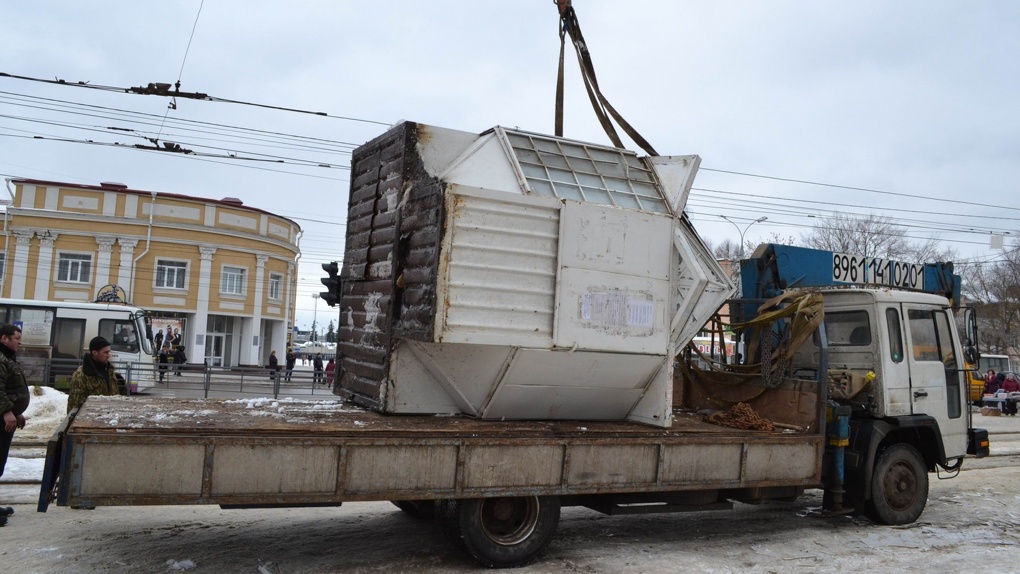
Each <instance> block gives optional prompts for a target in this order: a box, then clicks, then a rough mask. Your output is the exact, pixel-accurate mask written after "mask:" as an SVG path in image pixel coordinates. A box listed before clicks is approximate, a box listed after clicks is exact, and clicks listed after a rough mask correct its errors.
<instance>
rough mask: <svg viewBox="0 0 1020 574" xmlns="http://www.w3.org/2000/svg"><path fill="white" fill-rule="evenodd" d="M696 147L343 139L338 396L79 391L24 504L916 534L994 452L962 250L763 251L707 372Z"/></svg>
mask: <svg viewBox="0 0 1020 574" xmlns="http://www.w3.org/2000/svg"><path fill="white" fill-rule="evenodd" d="M699 162H700V159H699V158H697V156H676V157H672V158H638V157H637V156H636V155H634V154H632V153H629V152H626V151H625V150H618V149H615V148H605V147H601V146H596V145H593V144H584V143H579V142H575V141H572V140H564V139H562V138H552V137H548V136H541V135H539V134H531V133H526V132H521V131H519V130H508V129H502V128H495V129H493V130H491V131H489V132H485V133H483V134H467V133H464V132H454V131H452V130H443V129H437V128H429V127H427V126H420V125H417V124H412V123H410V122H405V123H403V124H400V125H398V126H396V127H394V128H393V129H391V130H390V131H389V132H387V133H386V134H383V135H382V136H380V137H379V138H376V139H375V140H373V141H372V142H369V143H368V144H366V145H365V146H363V147H362V148H359V150H357V151H356V152H355V153H354V156H353V160H352V178H351V179H352V181H351V195H350V197H351V199H350V209H349V211H350V214H349V224H348V229H347V245H346V251H345V257H344V262H343V265H344V267H343V270H342V272H340V273H339V275H338V274H337V271H338V270H339V269H338V266H337V265H335V264H333V265H329V268H330V277H329V278H328V279H327V280H326V281H325V282H326V283H327V285H328V286H329V291H328V292H327V293H325V294H324V295H325V296H326V299H327V301H328V302H330V303H336V304H337V305H338V306H339V309H338V311H339V313H338V319H339V320H340V321H339V325H340V328H339V330H338V331H339V336H340V344H339V345H338V349H339V354H340V357H339V358H338V361H337V372H336V383H335V387H334V392H335V393H336V394H338V395H340V396H342V397H343V399H344V400H343V401H333V402H325V403H302V402H300V401H279V402H275V403H274V402H273V401H269V400H264V401H253V400H197V399H196V400H189V399H155V398H148V397H131V398H120V397H91V398H89V399H88V400H87V401H86V402H85V404H84V405H83V406H82V407H81V408H79V409H77V410H75V411H73V412H72V413H70V415H69V416H68V418H67V419H66V420H65V421H64V424H63V425H62V427H61V428H60V429H59V430H58V431H57V433H56V434H55V435H54V437H53V438H52V439H51V441H50V443H49V445H48V449H47V450H48V452H47V460H46V466H45V471H44V477H43V485H42V489H41V492H40V501H39V508H40V510H41V511H45V509H46V508H47V506H48V505H49V504H50V503H51V502H56V503H57V504H58V505H66V506H71V507H95V506H103V505H148V504H218V505H222V506H226V507H245V506H260V507H261V506H288V507H294V506H320V505H340V504H342V503H345V502H357V501H370V500H389V501H393V502H395V503H397V505H398V506H400V508H401V509H403V510H405V511H407V512H410V513H413V514H419V515H430V514H434V515H435V517H436V518H437V520H439V522H440V524H441V525H442V527H443V529H444V530H445V531H446V532H447V533H449V535H450V537H451V538H452V539H453V540H454V542H455V543H456V544H457V545H458V546H460V547H462V548H464V549H465V550H466V551H467V552H468V553H469V554H470V555H471V556H473V557H474V558H475V559H477V560H478V561H479V562H480V563H482V564H484V565H486V566H490V567H513V566H519V565H522V564H526V563H528V562H529V561H531V560H534V559H535V558H536V557H537V556H539V555H540V554H541V552H542V551H543V550H544V549H545V548H546V547H547V545H548V544H549V543H550V541H551V540H552V537H553V534H554V532H555V530H556V525H557V522H558V518H559V511H560V508H561V507H562V506H570V505H580V506H586V507H589V508H593V509H596V510H598V511H601V512H606V513H609V514H623V513H639V512H640V513H649V512H675V511H690V510H708V509H717V508H727V507H729V506H730V505H732V503H733V502H734V501H737V502H745V503H760V502H763V501H767V500H772V499H783V500H789V499H794V498H796V497H797V496H798V495H800V494H801V493H802V492H803V491H804V490H805V489H808V488H822V489H824V490H825V506H826V508H827V509H828V510H830V511H832V512H860V513H864V514H867V515H868V516H870V517H871V518H873V519H874V520H875V521H876V522H879V523H882V524H906V523H910V522H913V521H914V520H916V519H917V517H918V516H919V515H920V514H921V513H922V512H923V510H924V506H925V504H926V501H927V494H928V473H930V472H935V471H937V470H938V469H940V468H941V469H944V470H946V471H949V472H953V471H956V470H958V469H959V468H960V467H961V465H962V463H963V459H964V457H965V456H966V455H967V454H968V453H970V454H972V455H975V456H983V455H985V454H987V452H988V440H987V433H986V432H984V431H982V430H980V429H973V428H972V425H971V420H970V416H969V409H967V408H966V404H967V395H966V384H965V379H964V376H965V372H966V371H965V369H964V368H963V366H964V359H965V358H967V359H968V360H970V361H971V362H973V361H976V357H975V356H973V355H974V353H973V352H972V349H973V348H974V347H976V345H977V333H976V327H975V325H976V322H975V321H974V320H973V314H972V313H969V312H966V313H965V318H966V319H965V320H964V324H965V326H966V330H965V332H964V336H961V334H960V332H959V331H958V329H957V326H956V315H955V312H954V309H953V307H954V303H956V302H957V301H958V296H957V295H956V294H957V293H958V288H959V280H958V277H956V276H955V275H953V274H952V268H951V265H924V266H920V265H902V264H899V263H895V262H887V261H881V260H874V259H864V258H856V257H851V256H849V255H845V254H838V253H830V252H824V251H817V250H807V249H800V248H793V247H789V246H779V245H765V246H762V247H760V248H759V249H758V250H757V251H756V252H755V254H754V256H752V257H751V258H749V259H748V260H745V261H743V262H742V263H741V268H740V276H741V277H740V279H741V283H742V286H743V290H742V291H743V292H742V299H741V300H735V301H732V302H730V303H728V308H729V313H730V315H733V316H735V317H738V318H739V319H740V322H741V324H740V325H733V328H734V329H737V330H738V331H739V332H741V333H742V336H741V341H740V343H739V344H740V345H741V348H740V353H739V354H740V355H741V356H742V360H740V361H737V362H736V363H735V364H731V363H726V362H722V363H719V364H714V363H712V361H710V360H709V361H707V362H706V361H704V360H703V359H704V358H702V357H698V356H696V355H694V354H693V353H692V352H691V351H689V350H685V349H687V348H688V347H687V343H688V342H689V341H690V340H692V338H693V337H694V336H695V334H696V333H697V332H698V330H699V328H700V327H701V326H702V325H705V324H706V322H707V321H708V320H709V319H710V318H711V317H712V316H713V315H715V314H716V312H717V310H718V309H719V308H720V304H722V303H723V302H724V301H725V300H726V298H727V297H729V296H730V294H731V293H732V288H733V284H732V283H731V280H730V278H729V277H728V276H726V275H724V274H722V273H721V270H720V269H719V266H718V264H717V262H715V261H714V259H712V258H711V256H710V254H709V253H708V250H707V249H706V248H705V245H704V243H703V242H702V241H701V240H700V238H699V237H698V236H697V234H696V233H695V232H694V229H693V227H692V226H691V225H690V221H689V219H688V218H687V217H686V215H684V214H683V207H684V204H685V202H686V196H687V193H688V192H689V190H690V186H691V184H692V182H693V176H694V173H695V172H696V169H697V166H698V164H699ZM557 166H559V167H557ZM570 169H574V172H571V171H570ZM570 178H573V179H570ZM567 179H570V181H571V182H573V183H569V182H566V180H567ZM599 186H601V187H599ZM625 205H630V207H624V206H625ZM965 356H966V357H965ZM701 362H706V363H707V366H705V365H701V364H700V363H701ZM745 423H754V424H745ZM738 427H739V428H738Z"/></svg>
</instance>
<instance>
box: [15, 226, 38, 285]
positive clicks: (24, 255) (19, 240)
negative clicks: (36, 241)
mask: <svg viewBox="0 0 1020 574" xmlns="http://www.w3.org/2000/svg"><path fill="white" fill-rule="evenodd" d="M12 233H14V244H15V247H14V265H13V266H12V267H11V297H12V298H14V299H24V298H25V278H26V277H28V250H29V248H30V247H31V246H32V236H34V235H35V232H34V231H25V230H22V229H18V230H14V231H12Z"/></svg>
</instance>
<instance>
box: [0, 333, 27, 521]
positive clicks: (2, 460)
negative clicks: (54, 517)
mask: <svg viewBox="0 0 1020 574" xmlns="http://www.w3.org/2000/svg"><path fill="white" fill-rule="evenodd" d="M19 349H21V329H19V328H18V327H17V326H16V325H10V324H7V325H0V386H2V387H3V389H4V392H3V393H0V413H2V414H3V427H2V428H0V476H3V475H4V467H5V466H7V454H8V453H9V452H10V450H11V441H12V440H13V439H14V431H15V430H17V429H23V428H25V415H24V413H25V409H27V408H28V403H29V400H30V399H31V397H30V395H29V394H28V383H27V382H26V381H25V374H24V373H22V372H21V366H20V365H18V350H19ZM11 514H14V509H12V508H0V526H5V525H6V524H7V517H8V516H10V515H11Z"/></svg>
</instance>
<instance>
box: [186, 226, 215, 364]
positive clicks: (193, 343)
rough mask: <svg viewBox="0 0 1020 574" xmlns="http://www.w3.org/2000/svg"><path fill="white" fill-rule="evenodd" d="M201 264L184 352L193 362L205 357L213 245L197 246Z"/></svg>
mask: <svg viewBox="0 0 1020 574" xmlns="http://www.w3.org/2000/svg"><path fill="white" fill-rule="evenodd" d="M198 253H199V257H200V258H201V265H200V266H199V267H200V268H199V270H198V305H197V307H196V308H195V318H194V320H193V321H192V324H191V325H188V327H187V329H188V336H187V341H186V343H185V349H184V352H185V353H187V355H188V357H189V360H190V361H191V362H193V363H200V362H202V361H203V360H204V359H205V327H206V325H208V324H209V299H210V290H211V289H212V262H213V254H214V253H216V248H215V247H205V246H202V247H199V248H198Z"/></svg>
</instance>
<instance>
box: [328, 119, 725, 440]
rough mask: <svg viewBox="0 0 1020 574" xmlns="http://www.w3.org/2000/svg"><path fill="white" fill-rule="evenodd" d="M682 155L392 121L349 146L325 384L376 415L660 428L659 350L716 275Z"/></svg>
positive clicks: (692, 325) (671, 353) (680, 338)
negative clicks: (335, 356) (690, 213)
mask: <svg viewBox="0 0 1020 574" xmlns="http://www.w3.org/2000/svg"><path fill="white" fill-rule="evenodd" d="M699 164H700V158H699V157H698V156H696V155H690V156H674V157H638V156H637V155H636V154H634V153H633V152H630V151H627V150H623V149H617V148H612V147H605V146H600V145H594V144H588V143H582V142H577V141H573V140H568V139H564V138H558V137H553V136H547V135H539V134H534V133H528V132H523V131H519V130H511V129H507V128H502V127H496V128H493V129H491V130H488V131H486V132H484V133H482V134H474V133H468V132H462V131H455V130H449V129H444V128H437V127H433V126H427V125H423V124H417V123H413V122H405V123H402V124H400V125H397V126H395V127H394V128H392V129H390V130H389V131H388V132H386V133H385V134H383V135H381V136H379V137H378V138H376V139H375V140H373V141H371V142H369V143H368V144H366V145H364V146H362V147H361V148H359V149H358V150H357V151H356V152H355V154H354V156H353V159H352V163H351V165H352V167H351V171H352V178H351V194H350V205H349V215H348V225H347V244H346V250H345V254H344V263H343V268H342V271H341V279H342V287H341V293H340V301H339V305H340V328H339V331H338V335H339V348H338V352H339V354H340V360H339V364H338V375H339V376H338V383H337V384H338V387H339V388H338V391H339V392H340V394H342V395H343V396H345V397H347V398H350V399H352V400H354V401H355V402H358V403H360V404H362V405H365V406H368V407H370V408H373V409H375V410H378V411H381V412H386V413H463V414H467V415H471V416H474V417H478V418H482V419H580V420H631V421H638V422H643V423H647V424H652V425H656V426H663V427H668V426H669V425H670V423H671V419H672V396H673V392H672V385H673V357H675V356H676V351H677V350H678V349H680V348H682V347H683V346H684V345H686V344H687V342H688V341H690V340H691V338H692V337H694V335H695V334H696V333H697V331H698V330H699V329H700V328H701V327H702V326H703V325H704V324H705V322H706V321H707V320H708V319H709V317H710V315H711V314H712V313H714V312H715V311H716V309H717V308H718V307H719V306H720V305H721V304H722V303H723V301H724V300H726V299H727V298H728V297H730V296H731V295H732V293H733V291H734V285H733V283H732V282H731V281H730V279H729V278H728V277H727V276H726V274H725V273H724V272H723V270H722V269H721V268H720V267H719V265H718V264H717V263H716V261H715V259H714V258H713V257H712V255H711V253H710V252H709V251H708V249H707V248H706V246H705V244H704V242H703V241H702V240H701V238H700V237H699V236H698V234H697V233H696V231H695V230H694V228H693V227H692V226H691V224H690V221H689V220H688V218H687V217H686V215H685V214H684V213H683V209H684V205H685V204H686V201H687V196H688V193H689V192H690V187H691V184H692V182H693V180H694V176H695V174H696V172H697V169H698V166H699Z"/></svg>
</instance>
